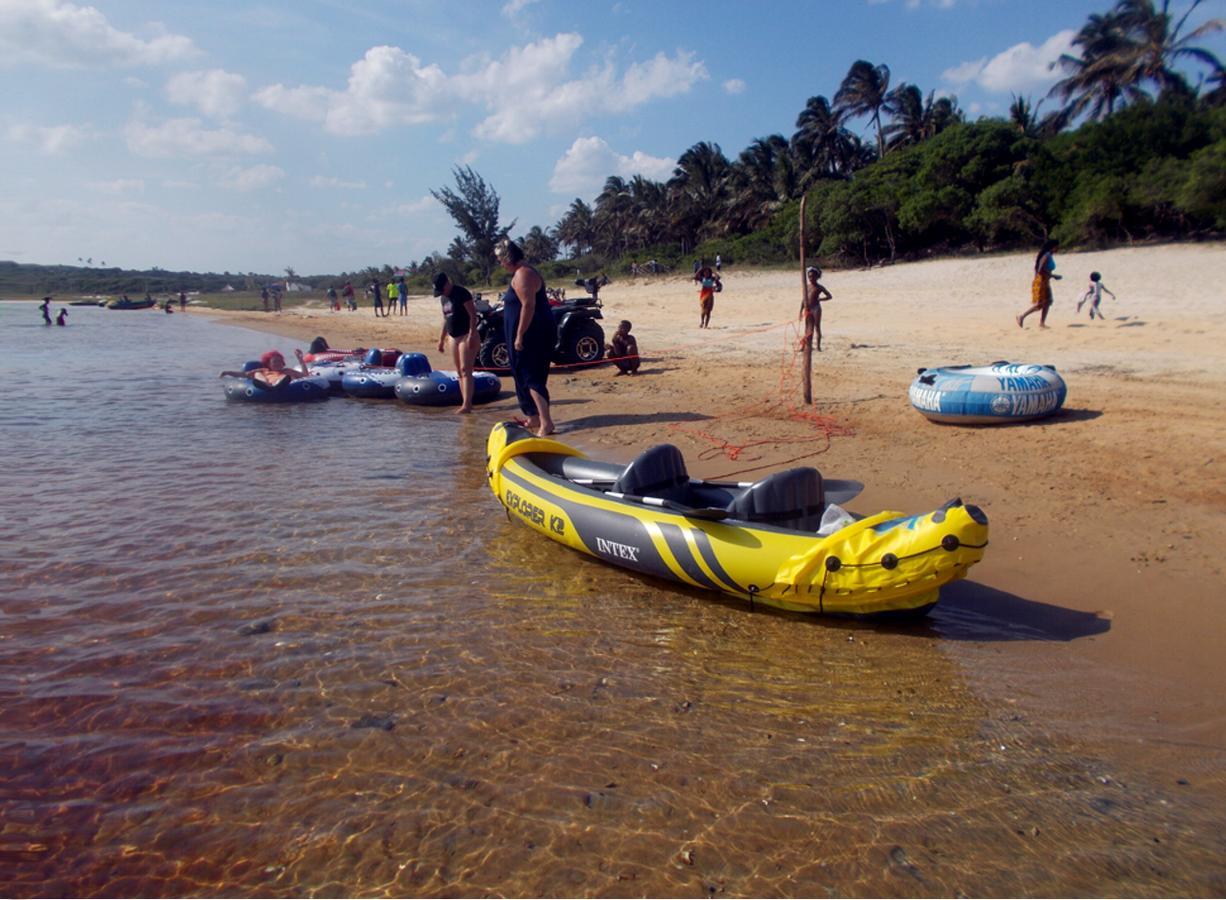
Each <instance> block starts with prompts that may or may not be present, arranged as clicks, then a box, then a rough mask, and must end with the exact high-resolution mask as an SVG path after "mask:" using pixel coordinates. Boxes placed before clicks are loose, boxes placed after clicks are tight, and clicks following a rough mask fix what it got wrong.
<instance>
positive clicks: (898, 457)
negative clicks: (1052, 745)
mask: <svg viewBox="0 0 1226 900" xmlns="http://www.w3.org/2000/svg"><path fill="white" fill-rule="evenodd" d="M1224 250H1226V246H1223V245H1222V244H1186V245H1167V246H1147V247H1138V248H1127V249H1116V250H1111V251H1105V252H1086V253H1062V254H1059V255H1058V256H1057V262H1058V269H1057V272H1058V273H1059V274H1062V275H1063V276H1064V277H1063V280H1061V281H1058V282H1055V283H1054V290H1055V303H1054V306H1053V308H1052V311H1051V314H1050V317H1049V320H1048V324H1049V325H1050V327H1049V328H1048V329H1045V330H1040V329H1039V328H1038V316H1037V315H1036V316H1032V317H1031V318H1030V319H1028V320H1027V322H1026V328H1025V329H1022V330H1019V328H1018V326H1017V325H1016V323H1015V321H1014V316H1015V314H1016V313H1018V312H1020V311H1022V310H1023V309H1024V308H1025V306H1026V304H1027V302H1028V299H1029V283H1030V271H1031V265H1032V257H1031V256H1030V255H1029V254H1015V255H994V256H985V257H968V258H955V259H940V260H933V261H928V262H919V263H908V264H900V265H895V266H890V267H885V268H878V269H872V270H867V271H829V272H827V273H826V275H825V277H824V278H823V282H824V284H825V285H826V286H827V287H828V288H829V290H830V291H831V292H832V293H833V295H834V299H833V300H832V301H830V302H829V303H827V304H826V305H825V309H826V311H825V322H824V329H825V340H824V344H823V352H822V353H820V354H814V366H813V372H814V375H813V384H814V390H813V393H814V400H815V402H814V404H813V405H812V406H811V407H805V406H803V405H802V404H801V402H800V398H801V388H800V382H799V371H800V358H799V354H797V353H796V351H795V349H794V348H795V343H796V337H797V333H798V332H797V320H796V318H797V317H796V313H797V310H798V306H799V300H800V292H801V282H800V273H799V271H796V272H765V271H762V272H759V271H750V272H745V271H740V270H738V269H737V268H725V271H724V284H725V288H724V291H723V292H722V293H721V294H719V295H718V296H717V300H716V305H715V311H714V315H713V317H712V327H711V328H710V329H709V330H699V329H698V327H697V325H698V304H697V291H696V289H695V287H694V285H693V284H692V283H691V282H690V281H689V279H688V278H687V277H684V276H668V277H659V278H639V279H630V278H629V277H627V276H618V275H617V274H616V273H614V274H613V283H612V284H610V285H609V286H608V287H606V288H605V289H604V290H603V291H602V294H601V299H602V300H603V303H604V316H605V319H606V322H605V325H606V331H607V332H608V333H609V334H611V332H612V329H613V328H614V327H615V325H616V323H617V321H618V320H620V319H623V318H626V319H630V320H631V321H632V322H633V323H634V333H635V334H636V335H637V337H638V340H639V346H640V349H641V352H642V354H643V357H644V363H643V367H642V369H641V371H640V373H639V374H638V375H637V376H635V377H616V374H615V370H614V369H613V368H612V367H611V366H604V367H600V368H597V369H591V370H585V371H576V372H567V371H558V370H555V373H554V374H553V375H552V376H551V380H550V390H551V392H552V394H553V398H554V402H555V417H556V419H557V420H558V422H559V423H560V424H561V425H562V426H563V427H564V434H562V435H561V438H562V439H563V440H565V441H567V442H570V443H572V444H575V445H576V446H578V447H580V448H581V449H584V450H586V451H588V452H589V453H591V454H592V455H594V456H598V457H603V458H608V459H616V460H622V461H624V460H628V459H630V458H631V457H632V456H634V455H635V453H636V452H638V451H639V450H641V449H643V448H645V447H647V446H648V445H650V444H653V443H659V442H671V443H674V444H677V445H678V446H679V447H680V448H681V449H682V451H683V452H684V454H685V456H686V458H687V461H688V463H689V467H690V470H691V472H692V473H693V474H694V475H697V476H704V477H712V476H731V475H736V476H739V477H741V478H743V479H752V478H754V477H758V476H759V475H761V474H763V473H765V472H767V471H769V470H770V469H772V468H778V467H782V466H784V465H813V466H816V467H817V468H818V469H820V470H821V471H822V472H823V474H825V475H826V476H828V477H837V478H855V479H859V480H860V481H863V482H864V483H865V485H866V489H865V491H864V493H863V494H862V496H861V497H860V498H859V499H858V500H857V501H856V502H855V503H853V504H852V506H853V507H854V508H855V509H857V510H859V511H861V512H875V511H877V510H879V509H885V508H892V509H898V510H904V511H917V510H922V509H928V508H932V507H933V506H935V505H938V504H940V503H941V502H943V501H945V500H947V499H949V498H951V497H954V496H961V497H963V498H964V499H965V500H966V501H967V502H974V503H977V504H979V505H980V506H982V507H983V508H984V509H985V511H986V512H987V513H988V516H989V517H990V519H991V527H992V537H991V542H992V545H991V547H990V548H989V550H988V553H987V556H986V558H985V560H984V562H983V563H982V564H980V565H979V566H978V567H976V568H975V569H974V570H973V571H972V573H971V577H970V579H969V580H968V581H967V582H964V583H961V584H958V585H954V586H952V587H951V588H950V589H948V590H947V592H946V596H945V599H944V600H943V603H942V608H941V619H940V620H939V621H940V623H941V624H940V628H941V630H942V632H943V633H946V632H947V635H946V636H947V637H948V640H946V641H944V642H943V643H944V649H945V652H947V653H948V654H949V655H950V656H951V657H952V658H954V659H955V660H956V661H957V662H958V663H959V664H960V665H961V666H962V667H963V668H964V669H965V670H966V672H967V677H968V679H969V680H970V681H971V682H972V683H973V684H974V685H975V686H976V688H977V690H978V691H979V692H980V693H981V695H982V696H983V697H984V698H985V699H987V700H988V701H989V702H991V703H999V704H1007V705H1008V706H1009V707H1011V708H1014V709H1015V710H1016V713H1017V714H1018V715H1021V716H1025V717H1026V718H1028V719H1031V720H1033V721H1035V722H1037V723H1041V725H1042V726H1043V727H1045V728H1048V729H1050V730H1053V731H1056V732H1058V733H1066V734H1068V735H1070V736H1072V737H1074V738H1076V739H1078V740H1085V741H1090V742H1092V743H1094V744H1096V745H1101V746H1102V747H1105V748H1109V749H1110V748H1114V749H1112V750H1110V752H1117V751H1118V752H1119V753H1120V754H1122V755H1123V756H1125V757H1127V758H1128V759H1129V760H1130V761H1132V762H1133V763H1135V764H1139V765H1143V766H1148V765H1151V764H1152V765H1154V766H1159V767H1163V768H1164V769H1165V768H1166V767H1169V766H1170V765H1171V764H1172V761H1176V762H1177V761H1179V760H1181V759H1184V758H1191V757H1192V756H1193V755H1195V756H1197V757H1203V756H1205V755H1216V753H1217V752H1218V751H1221V750H1222V749H1223V748H1224V747H1226V703H1224V702H1223V700H1222V698H1221V691H1220V685H1221V684H1222V682H1223V676H1224V674H1226V665H1224V664H1223V662H1222V655H1221V652H1220V649H1219V648H1220V647H1221V646H1222V645H1223V643H1224V642H1226V607H1224V606H1223V604H1222V602H1221V596H1222V593H1223V586H1224V579H1223V577H1222V559H1221V551H1222V549H1223V548H1224V547H1226V466H1224V465H1223V462H1224V461H1226V416H1223V398H1224V397H1226V394H1224V393H1223V388H1224V387H1226V325H1224V324H1223V321H1222V319H1221V309H1222V303H1223V288H1222V285H1223V284H1226V253H1224V252H1223V251H1224ZM1093 270H1097V271H1099V272H1101V273H1102V276H1103V282H1104V283H1105V284H1106V285H1107V286H1108V287H1109V288H1110V289H1111V290H1112V291H1113V292H1114V293H1115V294H1116V295H1117V297H1118V299H1116V300H1112V299H1111V298H1109V297H1105V298H1104V300H1103V311H1104V312H1105V314H1106V320H1105V321H1093V322H1091V321H1090V320H1089V319H1088V318H1087V317H1086V312H1085V310H1083V311H1082V313H1081V314H1080V315H1076V314H1075V304H1076V300H1077V299H1078V297H1079V296H1080V294H1081V292H1082V291H1083V290H1084V289H1085V285H1086V282H1087V279H1088V275H1089V273H1090V272H1091V271H1093ZM473 288H474V289H475V290H479V289H480V286H473ZM578 290H579V289H578V288H574V287H573V286H572V287H570V288H569V291H570V292H572V293H573V292H577V291H578ZM488 293H492V292H487V295H488ZM208 314H210V315H217V316H219V317H221V318H223V319H224V320H225V321H227V322H230V323H233V324H235V325H241V326H244V327H249V328H255V329H262V330H266V331H269V332H273V333H276V334H280V335H284V336H288V337H293V338H297V339H300V340H301V341H302V346H305V345H306V343H307V342H308V341H309V340H310V338H312V337H313V336H315V335H317V334H319V335H324V336H325V337H327V339H328V340H329V342H330V343H331V344H332V345H333V346H337V347H346V346H353V345H362V346H383V347H389V346H394V347H398V348H400V349H402V350H420V351H422V352H426V353H428V355H429V356H430V358H431V361H432V362H433V363H434V365H435V366H436V368H451V365H450V358H449V356H446V357H445V356H443V355H441V354H439V353H437V352H436V350H435V343H436V341H437V339H438V333H439V326H440V321H441V320H440V315H439V307H438V303H437V301H436V300H434V299H433V298H430V297H421V296H414V297H412V298H411V299H410V301H409V315H408V316H407V317H405V318H400V317H397V316H392V317H390V318H383V319H378V320H376V319H375V318H374V317H373V316H372V313H371V311H370V309H369V307H365V308H363V309H361V310H360V311H358V312H353V313H350V312H340V313H334V312H330V311H329V310H327V309H326V308H323V307H322V305H320V306H315V307H308V308H303V309H295V310H293V311H287V312H286V313H284V314H282V315H267V314H262V313H218V312H209V313H208ZM282 349H285V350H289V349H291V348H289V347H283V348H282ZM994 360H1010V361H1013V362H1037V363H1050V364H1052V365H1055V366H1056V367H1057V368H1058V370H1059V371H1060V372H1061V374H1063V376H1064V377H1065V379H1066V381H1067V383H1068V399H1067V401H1066V404H1065V407H1064V410H1063V412H1062V413H1061V414H1060V415H1057V416H1055V417H1053V418H1050V419H1047V420H1043V421H1039V422H1036V423H1032V424H1027V425H1014V426H1005V427H995V428H970V427H959V426H948V425H937V424H933V423H930V422H928V421H927V420H926V419H924V418H922V417H921V416H920V415H919V414H918V413H917V412H915V411H914V410H913V409H912V408H911V406H910V404H909V403H908V400H907V387H908V385H909V384H910V382H911V380H912V378H913V377H914V376H915V372H916V369H917V368H918V367H921V366H923V367H934V366H940V365H947V364H959V363H974V364H982V363H987V362H991V361H994ZM218 362H219V368H222V367H225V366H228V365H230V364H231V363H235V362H239V361H236V360H219V361H218ZM514 412H515V408H514V401H513V396H512V395H510V394H509V393H508V394H505V395H504V399H502V400H499V401H498V402H496V403H494V404H491V405H489V406H487V407H483V408H481V409H480V410H479V411H478V412H477V413H476V414H475V415H474V416H473V420H474V424H475V425H476V426H477V427H480V428H484V427H486V426H487V425H488V424H490V423H492V422H494V421H498V420H500V419H503V418H508V417H509V416H510V415H512V414H513V413H514ZM493 508H494V501H493V500H492V499H491V509H493ZM981 637H982V638H985V639H983V640H980V639H979V638H981ZM1211 768H1212V767H1211ZM1219 787H1220V785H1219Z"/></svg>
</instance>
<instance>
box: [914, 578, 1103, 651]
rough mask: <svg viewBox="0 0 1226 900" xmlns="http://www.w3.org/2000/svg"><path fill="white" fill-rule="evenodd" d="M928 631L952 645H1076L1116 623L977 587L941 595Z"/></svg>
mask: <svg viewBox="0 0 1226 900" xmlns="http://www.w3.org/2000/svg"><path fill="white" fill-rule="evenodd" d="M928 626H929V628H930V630H931V631H932V632H933V633H934V634H935V635H936V636H937V637H940V638H943V639H944V640H949V641H983V642H988V643H992V642H1000V641H1075V640H1079V639H1081V638H1087V637H1093V636H1094V635H1097V634H1105V633H1106V632H1107V631H1109V630H1110V629H1111V620H1110V619H1105V618H1103V617H1102V616H1100V615H1099V614H1098V613H1093V612H1082V611H1081V610H1076V609H1065V608H1064V607H1063V606H1053V605H1051V604H1050V603H1039V602H1037V601H1035V600H1026V599H1025V598H1023V597H1018V596H1016V595H1015V594H1008V593H1005V592H1004V591H998V590H996V589H995V588H990V587H987V586H986V585H982V584H977V583H975V582H973V581H957V582H954V583H953V584H949V585H946V586H945V587H943V588H942V589H941V602H940V603H939V604H937V607H936V608H935V609H934V610H933V611H932V615H931V616H930V617H929V620H928Z"/></svg>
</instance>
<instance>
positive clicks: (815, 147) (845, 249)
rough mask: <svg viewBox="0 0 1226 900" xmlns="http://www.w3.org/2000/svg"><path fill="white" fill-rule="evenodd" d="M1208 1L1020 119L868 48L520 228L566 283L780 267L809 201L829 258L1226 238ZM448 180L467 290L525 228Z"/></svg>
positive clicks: (1139, 27)
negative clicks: (703, 263)
mask: <svg viewBox="0 0 1226 900" xmlns="http://www.w3.org/2000/svg"><path fill="white" fill-rule="evenodd" d="M1200 2H1201V0H1194V2H1193V3H1192V4H1191V7H1190V8H1189V9H1188V10H1187V12H1185V14H1184V15H1183V16H1182V17H1181V18H1179V19H1176V18H1175V17H1174V16H1173V15H1172V14H1171V12H1170V9H1169V0H1163V2H1162V4H1161V6H1160V7H1156V6H1155V5H1154V3H1153V0H1119V2H1118V3H1117V4H1116V5H1115V6H1114V7H1113V8H1112V9H1111V10H1110V11H1109V12H1107V13H1105V14H1101V15H1099V14H1095V15H1092V16H1090V17H1089V19H1088V20H1087V22H1086V24H1085V26H1084V27H1083V28H1082V29H1081V31H1080V32H1078V34H1077V36H1076V38H1075V39H1074V45H1075V47H1076V49H1077V55H1075V56H1074V55H1066V56H1064V57H1062V58H1061V59H1060V61H1059V65H1060V68H1061V70H1062V73H1063V75H1064V77H1063V78H1062V79H1061V80H1060V81H1059V82H1058V83H1057V84H1056V85H1055V87H1054V88H1053V89H1052V91H1051V92H1050V94H1049V96H1048V98H1045V99H1055V100H1058V101H1059V102H1060V103H1061V104H1062V105H1061V106H1060V108H1059V109H1057V110H1055V111H1053V112H1050V113H1049V114H1047V115H1046V116H1042V117H1041V116H1040V115H1039V111H1040V109H1041V107H1042V103H1043V101H1042V100H1040V101H1039V102H1038V103H1033V102H1032V101H1031V100H1030V98H1022V97H1015V98H1014V100H1013V103H1012V105H1011V107H1010V109H1009V116H1008V118H994V119H993V118H988V119H980V120H978V121H976V122H967V121H966V117H965V115H964V114H963V112H962V111H961V110H960V109H959V108H958V102H957V99H956V98H953V97H935V96H934V93H933V92H929V93H928V94H927V96H925V95H924V93H923V91H922V90H921V89H920V88H919V87H917V86H916V85H912V84H905V83H904V84H900V85H897V86H894V87H891V85H890V70H889V67H888V66H885V65H881V64H877V65H874V64H872V63H870V62H868V61H865V60H857V61H856V62H854V63H853V64H852V65H851V67H850V69H849V70H848V73H847V76H846V77H845V78H844V79H843V81H842V83H841V84H840V85H839V87H838V89H837V90H836V91H835V92H834V94H833V100H829V99H827V98H826V97H825V96H814V97H810V98H809V100H808V102H807V103H806V104H805V106H804V108H803V109H802V110H801V111H800V113H799V114H798V116H797V119H796V124H795V131H794V132H793V134H792V136H791V137H790V138H787V137H785V136H784V135H782V134H772V135H769V136H767V137H763V138H757V139H755V140H754V141H753V142H751V143H750V145H749V146H748V147H747V148H745V149H744V150H743V151H741V153H740V154H739V155H738V156H737V157H736V158H735V159H729V158H728V157H727V156H725V154H724V153H723V151H722V150H721V149H720V147H719V145H718V144H713V143H709V142H705V141H704V142H699V143H697V144H695V145H694V146H692V147H690V148H689V149H688V150H686V151H685V152H684V153H683V154H681V156H680V158H679V159H678V161H677V166H676V169H675V170H674V173H673V177H672V178H671V179H669V180H668V181H667V182H657V181H652V180H650V179H647V178H643V177H642V176H635V177H633V178H631V179H628V180H627V179H624V178H621V177H617V176H611V177H609V178H608V179H607V180H606V181H605V184H604V188H603V190H602V191H601V192H600V194H599V195H598V196H597V197H596V198H595V201H594V202H593V203H592V204H588V203H586V202H585V201H583V200H582V199H579V198H576V199H575V200H574V202H573V203H571V205H570V207H569V209H568V210H567V211H566V213H565V214H564V215H563V216H562V218H561V219H560V220H559V221H558V222H557V223H556V224H555V225H554V226H552V227H541V226H539V225H538V226H534V227H532V228H531V229H529V230H528V231H527V232H525V233H523V234H522V236H521V237H519V238H518V240H519V242H520V243H521V244H522V245H523V247H524V249H525V251H526V253H527V254H528V256H529V258H530V259H532V260H533V261H535V262H537V263H538V264H540V265H542V267H543V269H544V270H545V274H546V276H547V277H549V278H550V279H551V280H553V279H560V278H562V277H564V276H567V275H573V273H575V271H576V270H579V271H582V272H593V271H596V270H599V269H602V268H605V269H615V270H624V269H625V267H626V266H628V265H629V264H630V262H631V261H634V260H637V261H639V262H646V261H647V260H649V259H655V260H657V261H658V262H659V263H660V264H662V265H663V266H665V267H676V266H678V265H682V266H685V267H687V268H688V263H689V260H690V259H691V258H693V257H695V256H705V257H707V258H708V259H710V258H711V257H713V256H714V255H715V254H716V253H717V252H718V253H720V254H721V255H722V256H723V259H724V261H725V262H728V263H734V262H735V263H756V264H777V263H784V262H787V261H789V260H794V259H795V258H796V256H797V253H798V240H797V230H798V215H797V212H798V207H799V201H800V198H801V197H802V196H807V197H808V202H807V207H806V208H807V210H808V221H807V223H806V236H807V239H808V247H809V249H810V252H811V253H813V254H815V255H818V256H820V257H821V258H822V259H823V260H825V261H826V262H828V263H833V264H838V263H843V264H848V265H871V264H874V263H877V262H881V261H884V260H895V259H899V258H915V257H920V256H925V255H929V254H933V253H950V252H961V251H964V250H965V251H985V250H998V249H1015V248H1020V247H1031V246H1033V245H1034V244H1035V243H1036V242H1037V241H1039V240H1040V239H1042V238H1045V237H1048V236H1054V237H1056V238H1058V239H1059V240H1060V241H1061V242H1062V243H1063V244H1064V245H1065V246H1070V245H1108V244H1113V243H1118V242H1131V241H1135V240H1144V239H1170V238H1175V237H1180V238H1183V237H1198V236H1207V235H1220V234H1222V233H1224V232H1226V69H1224V68H1223V65H1222V63H1221V61H1220V60H1218V58H1217V57H1216V56H1214V55H1213V54H1212V53H1210V52H1208V51H1207V50H1205V49H1203V48H1201V47H1199V46H1197V45H1196V42H1197V41H1198V40H1200V39H1201V38H1203V37H1204V36H1206V35H1208V34H1211V33H1216V32H1220V31H1222V30H1223V28H1224V25H1223V23H1222V22H1220V21H1218V20H1216V19H1214V20H1210V21H1208V22H1206V23H1204V24H1202V25H1201V26H1199V27H1198V28H1195V29H1193V30H1191V31H1186V32H1185V28H1184V26H1185V25H1186V23H1187V19H1188V15H1189V14H1190V13H1191V12H1192V11H1193V10H1195V9H1196V7H1197V6H1198V5H1199V4H1200ZM1189 65H1190V66H1192V67H1193V68H1195V69H1197V70H1198V71H1200V74H1201V76H1202V80H1201V82H1200V83H1199V84H1198V85H1196V86H1193V85H1191V84H1189V82H1188V80H1187V77H1186V76H1185V74H1183V71H1182V70H1181V69H1179V68H1177V67H1183V69H1186V68H1187V67H1188V66H1189ZM856 119H863V120H866V121H867V122H868V123H869V125H870V131H871V134H870V136H869V138H868V140H861V139H860V138H859V137H858V136H857V135H855V134H854V133H853V132H852V131H851V130H850V128H849V127H848V126H849V123H850V122H851V121H853V120H856ZM453 174H454V176H455V180H456V188H455V190H452V189H451V188H440V189H438V190H436V191H434V192H433V194H434V196H435V198H436V199H438V201H439V202H440V203H441V204H442V205H443V206H444V208H445V209H446V210H447V211H448V213H449V214H450V215H451V217H452V219H453V221H454V222H455V224H456V227H457V230H458V235H457V237H456V238H455V239H454V240H453V241H452V243H451V245H450V246H449V247H448V249H447V252H446V253H445V254H444V253H434V254H431V255H430V256H428V257H426V258H425V259H423V260H420V261H415V262H413V263H410V264H409V265H408V266H406V267H405V270H407V272H408V273H409V275H410V283H411V285H412V286H413V288H414V289H416V290H424V289H425V288H426V286H427V285H428V283H429V280H430V278H431V277H432V276H433V274H434V273H435V272H437V271H440V270H441V271H447V272H448V273H449V274H450V275H451V277H452V278H453V279H455V280H458V281H460V282H462V283H468V284H483V283H488V282H489V279H490V277H491V273H492V274H493V275H494V277H495V278H497V276H498V270H497V268H496V266H495V263H494V258H493V247H494V245H495V244H496V243H497V241H498V240H499V239H500V238H502V237H503V236H505V235H507V234H509V233H511V232H512V229H513V228H514V227H515V223H514V222H512V223H511V224H510V225H502V224H499V222H500V219H499V197H498V194H497V192H496V191H495V190H494V189H493V187H492V186H490V185H489V184H487V183H486V182H485V180H484V179H483V178H482V177H481V176H480V175H479V174H478V173H476V172H475V171H473V170H472V169H471V168H469V167H463V168H457V169H456V170H455V171H454V173H453ZM564 254H565V256H566V258H565V259H559V257H561V256H563V255H564ZM395 271H396V270H395V269H393V267H392V266H390V265H383V266H378V267H376V266H370V267H367V268H366V269H363V270H361V271H358V272H342V273H339V274H335V275H319V276H312V277H309V278H301V277H299V276H297V275H296V274H295V273H294V272H293V270H292V269H287V270H286V271H285V278H286V279H287V280H296V281H298V282H301V283H305V284H308V285H309V286H312V287H315V288H320V289H322V288H324V287H326V286H327V285H329V284H335V283H339V282H343V281H344V280H345V279H351V280H352V281H353V282H354V284H355V285H357V284H363V283H365V282H367V281H369V280H370V279H371V278H375V277H377V278H380V279H382V280H383V281H385V282H386V281H387V280H389V279H390V278H391V277H392V275H393V274H394V272H395ZM274 280H278V279H276V278H274V277H273V276H270V275H256V274H254V273H246V274H237V275H231V274H230V273H228V272H227V273H223V274H222V275H212V274H209V275H197V274H194V273H189V272H166V271H163V270H160V269H153V270H150V271H147V272H121V271H120V270H118V269H103V268H90V267H70V266H21V265H18V264H16V263H4V262H0V295H3V294H21V295H27V296H28V295H35V294H41V293H56V292H59V293H66V292H78V293H119V292H121V291H127V292H129V293H134V292H143V291H145V290H149V291H151V292H153V293H154V294H158V293H167V292H172V291H178V290H180V289H183V290H189V291H192V290H200V291H206V292H207V291H219V290H221V289H222V288H223V286H225V285H227V284H229V285H232V286H233V287H234V288H236V289H238V290H247V291H250V290H252V289H255V290H258V287H259V285H260V284H262V283H267V282H271V281H274Z"/></svg>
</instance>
